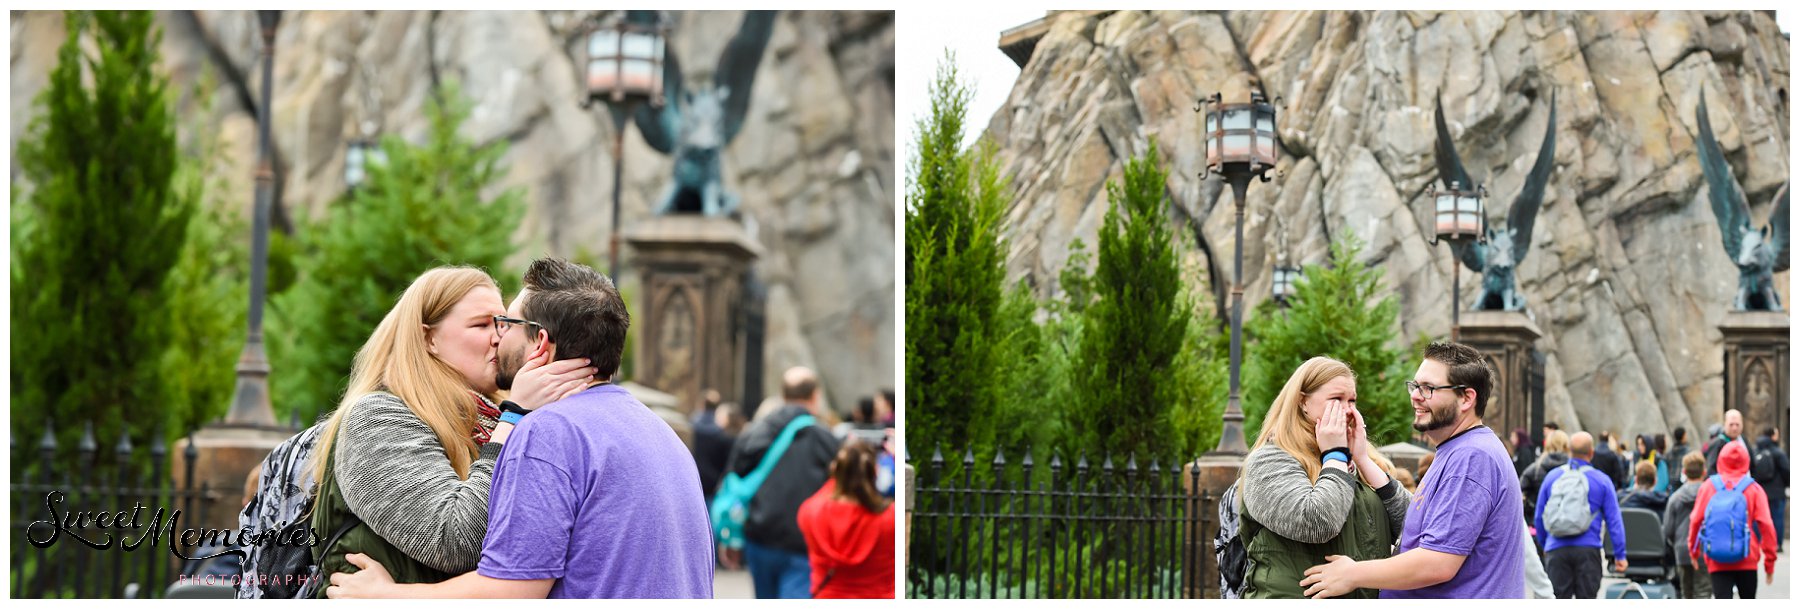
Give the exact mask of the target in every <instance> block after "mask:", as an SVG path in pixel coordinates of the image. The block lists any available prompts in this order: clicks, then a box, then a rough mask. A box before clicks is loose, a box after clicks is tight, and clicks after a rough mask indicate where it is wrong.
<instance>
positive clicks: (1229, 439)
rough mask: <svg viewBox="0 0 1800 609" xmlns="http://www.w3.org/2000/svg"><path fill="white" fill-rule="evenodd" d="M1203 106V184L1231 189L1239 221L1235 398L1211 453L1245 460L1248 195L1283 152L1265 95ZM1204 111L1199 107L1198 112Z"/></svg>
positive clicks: (1218, 99)
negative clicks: (1210, 181) (1218, 181)
mask: <svg viewBox="0 0 1800 609" xmlns="http://www.w3.org/2000/svg"><path fill="white" fill-rule="evenodd" d="M1204 104H1209V105H1211V106H1212V108H1213V109H1212V110H1211V111H1210V112H1207V113H1206V172H1205V173H1202V174H1200V179H1202V180H1204V179H1207V178H1208V177H1211V176H1212V175H1215V174H1216V175H1218V176H1220V177H1222V178H1224V180H1225V182H1226V183H1227V184H1230V185H1231V195H1232V202H1233V203H1234V204H1235V206H1236V211H1235V215H1236V220H1237V233H1236V235H1237V237H1236V240H1235V241H1234V242H1233V245H1234V248H1233V249H1234V251H1233V254H1232V263H1231V396H1230V398H1229V399H1228V400H1227V401H1226V403H1225V416H1224V419H1225V420H1224V425H1223V426H1222V427H1221V429H1220V434H1219V446H1218V448H1215V449H1213V452H1214V453H1225V454H1233V455H1244V454H1247V453H1249V452H1250V448H1249V446H1248V445H1247V444H1245V442H1244V410H1243V408H1242V406H1241V405H1240V404H1239V397H1238V377H1239V371H1240V368H1241V367H1242V362H1243V328H1244V192H1245V191H1247V190H1249V188H1250V180H1251V179H1252V178H1258V179H1261V180H1262V181H1264V182H1268V181H1269V180H1270V178H1269V176H1268V171H1269V170H1270V169H1274V168H1275V161H1276V160H1277V158H1278V157H1277V155H1278V151H1279V150H1280V146H1278V145H1277V140H1276V137H1275V106H1274V104H1270V103H1269V102H1268V100H1267V99H1265V98H1264V97H1263V94H1262V93H1261V92H1252V93H1251V94H1250V103H1247V104H1226V103H1222V96H1221V95H1220V94H1218V93H1214V94H1213V96H1212V97H1211V98H1209V99H1207V100H1205V101H1204ZM1201 109H1202V106H1196V107H1195V108H1194V111H1195V112H1199V111H1201Z"/></svg>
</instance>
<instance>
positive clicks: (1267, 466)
mask: <svg viewBox="0 0 1800 609" xmlns="http://www.w3.org/2000/svg"><path fill="white" fill-rule="evenodd" d="M1376 454H1377V453H1376V452H1375V450H1374V448H1373V447H1371V446H1370V445H1369V441H1368V438H1367V430H1366V428H1365V426H1364V425H1363V419H1362V414H1361V413H1360V412H1358V411H1357V408H1356V375H1355V374H1354V373H1353V372H1351V370H1350V367H1349V366H1347V365H1345V364H1344V363H1343V362H1340V361H1337V360H1334V359H1331V358H1326V357H1315V358H1312V359H1310V360H1307V361H1306V363H1304V364H1301V365H1300V368H1299V369H1298V370H1295V371H1294V374H1293V376H1290V377H1288V381H1287V384H1286V385H1285V386H1283V387H1282V389H1281V394H1280V395H1278V396H1276V398H1275V403H1274V404H1271V405H1270V407H1269V414H1268V416H1267V417H1266V418H1264V419H1263V428H1262V433H1261V434H1259V435H1258V436H1257V439H1256V445H1255V446H1254V447H1253V448H1252V449H1251V450H1250V456H1249V457H1248V458H1247V459H1245V461H1244V474H1243V477H1242V478H1240V479H1239V481H1238V486H1239V488H1238V497H1239V498H1240V500H1239V503H1238V511H1239V517H1240V522H1241V525H1240V526H1241V527H1242V528H1241V529H1240V533H1239V534H1240V536H1241V537H1242V539H1243V540H1244V549H1245V556H1246V558H1247V562H1248V566H1247V567H1246V569H1245V574H1244V598H1303V597H1302V589H1301V586H1300V580H1301V579H1302V578H1304V577H1305V572H1306V570H1307V569H1308V568H1310V567H1312V566H1313V565H1317V564H1322V563H1324V562H1325V557H1326V556H1330V555H1344V556H1349V557H1351V558H1353V559H1356V560H1365V559H1373V558H1387V557H1388V556H1390V555H1391V554H1392V553H1393V547H1394V542H1395V541H1396V540H1397V539H1398V538H1399V536H1400V526H1401V524H1402V522H1403V519H1404V518H1405V517H1406V508H1407V506H1408V505H1409V504H1410V503H1411V501H1412V495H1411V493H1408V492H1407V491H1406V489H1405V488H1402V487H1401V485H1400V484H1399V483H1398V482H1396V481H1394V479H1393V478H1391V477H1389V476H1388V473H1387V471H1386V470H1385V469H1384V468H1383V467H1382V466H1381V464H1380V462H1379V461H1378V459H1377V457H1376ZM1375 594H1376V591H1374V590H1358V591H1357V592H1355V593H1353V594H1351V595H1350V596H1351V597H1362V598H1374V597H1375Z"/></svg>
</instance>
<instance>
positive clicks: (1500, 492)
mask: <svg viewBox="0 0 1800 609" xmlns="http://www.w3.org/2000/svg"><path fill="white" fill-rule="evenodd" d="M1523 501H1524V499H1523V496H1522V495H1520V494H1519V478H1518V476H1516V475H1514V474H1513V466H1512V458H1511V457H1509V456H1507V454H1506V447H1505V446H1503V445H1501V444H1500V438H1497V437H1495V436H1494V432H1493V430H1491V429H1488V428H1487V427H1486V426H1481V427H1475V428H1471V429H1469V430H1468V431H1464V432H1463V433H1462V434H1460V435H1458V436H1456V437H1453V438H1451V439H1450V441H1448V442H1445V443H1444V444H1443V445H1441V446H1438V451H1437V458H1436V460H1434V461H1432V462H1431V471H1429V472H1427V473H1426V474H1425V480H1424V481H1423V482H1421V483H1420V484H1419V492H1418V494H1416V495H1413V500H1412V505H1411V506H1410V507H1408V508H1407V509H1406V525H1405V526H1404V527H1401V530H1400V550H1399V551H1400V552H1406V551H1408V550H1411V549H1413V548H1425V549H1427V550H1435V551H1438V552H1443V553H1445V554H1456V555H1459V556H1464V557H1466V558H1465V559H1464V560H1463V564H1462V569H1460V570H1458V571H1457V572H1456V577H1452V578H1450V581H1447V582H1443V583H1440V584H1437V585H1434V586H1426V587H1424V588H1419V589H1417V590H1384V591H1382V593H1381V597H1382V598H1525V547H1526V546H1527V545H1529V544H1526V543H1525V541H1524V540H1523V539H1520V537H1522V536H1523V535H1524V534H1525V526H1524V524H1525V522H1524V516H1523V515H1521V514H1520V513H1519V506H1520V505H1522V503H1523Z"/></svg>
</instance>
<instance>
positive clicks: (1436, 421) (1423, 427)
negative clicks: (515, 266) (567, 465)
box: [501, 359, 1456, 432]
mask: <svg viewBox="0 0 1800 609" xmlns="http://www.w3.org/2000/svg"><path fill="white" fill-rule="evenodd" d="M501 361H502V362H504V361H505V360H504V359H503V360H501ZM502 368H504V366H503V367H502ZM502 389H504V387H502ZM1425 410H1426V412H1430V413H1431V420H1429V421H1426V422H1424V423H1419V422H1416V421H1415V422H1414V423H1413V430H1414V431H1421V432H1424V431H1437V430H1439V429H1443V428H1445V427H1449V426H1451V425H1452V424H1455V423H1456V406H1455V405H1454V404H1452V405H1451V406H1450V407H1449V408H1444V409H1442V410H1440V409H1438V408H1436V407H1434V406H1429V405H1428V406H1426V407H1425Z"/></svg>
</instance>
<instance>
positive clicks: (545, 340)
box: [526, 328, 556, 361]
mask: <svg viewBox="0 0 1800 609" xmlns="http://www.w3.org/2000/svg"><path fill="white" fill-rule="evenodd" d="M544 354H549V355H550V359H549V360H548V361H556V343H555V342H552V341H551V340H550V333H549V332H547V331H545V330H544V329H543V328H538V335H537V342H534V343H532V345H531V356H530V357H528V358H526V359H536V358H537V356H539V355H544Z"/></svg>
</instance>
